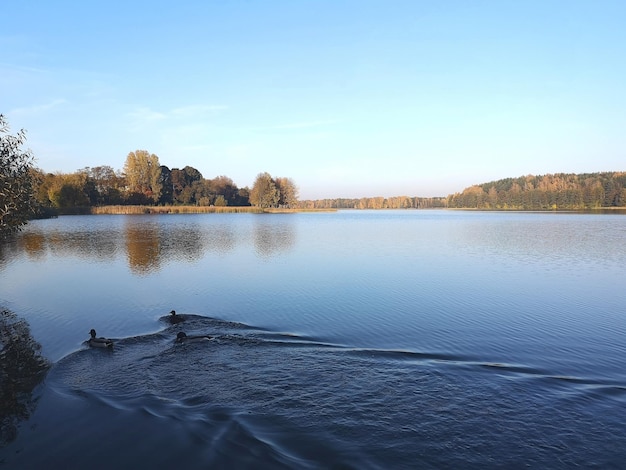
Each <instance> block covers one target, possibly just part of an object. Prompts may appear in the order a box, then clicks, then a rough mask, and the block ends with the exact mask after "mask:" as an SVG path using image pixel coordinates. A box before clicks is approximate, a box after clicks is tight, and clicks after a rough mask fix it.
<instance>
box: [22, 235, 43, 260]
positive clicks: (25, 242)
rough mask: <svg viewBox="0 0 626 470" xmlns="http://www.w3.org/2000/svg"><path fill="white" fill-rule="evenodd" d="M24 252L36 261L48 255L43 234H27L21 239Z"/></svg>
mask: <svg viewBox="0 0 626 470" xmlns="http://www.w3.org/2000/svg"><path fill="white" fill-rule="evenodd" d="M20 240H21V242H22V246H23V247H24V251H25V252H26V253H27V254H28V255H29V256H30V257H32V258H34V259H42V258H43V257H44V255H45V253H46V237H45V236H44V234H43V233H41V232H29V233H25V234H24V236H22V237H21V238H20Z"/></svg>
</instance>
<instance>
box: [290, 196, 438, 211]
mask: <svg viewBox="0 0 626 470" xmlns="http://www.w3.org/2000/svg"><path fill="white" fill-rule="evenodd" d="M447 203H448V201H447V198H445V197H410V196H395V197H362V198H336V199H317V200H305V201H300V202H299V203H298V207H299V208H300V209H441V208H445V207H447Z"/></svg>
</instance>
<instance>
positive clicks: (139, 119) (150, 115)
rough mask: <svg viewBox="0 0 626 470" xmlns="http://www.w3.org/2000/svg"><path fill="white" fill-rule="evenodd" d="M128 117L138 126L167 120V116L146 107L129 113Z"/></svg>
mask: <svg viewBox="0 0 626 470" xmlns="http://www.w3.org/2000/svg"><path fill="white" fill-rule="evenodd" d="M128 116H129V117H130V118H131V119H133V120H134V121H135V122H136V123H137V124H140V123H148V122H154V121H162V120H164V119H167V115H166V114H164V113H160V112H158V111H154V110H152V109H150V108H148V107H145V106H144V107H140V108H136V109H134V110H133V111H131V112H130V113H128Z"/></svg>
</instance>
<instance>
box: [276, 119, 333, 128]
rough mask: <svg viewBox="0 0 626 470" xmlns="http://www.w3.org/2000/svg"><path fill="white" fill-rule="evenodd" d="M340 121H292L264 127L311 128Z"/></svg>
mask: <svg viewBox="0 0 626 470" xmlns="http://www.w3.org/2000/svg"><path fill="white" fill-rule="evenodd" d="M338 122H339V121H337V120H326V121H303V122H292V123H288V124H277V125H275V126H270V127H265V128H264V129H273V130H289V129H310V128H313V127H323V126H330V125H332V124H337V123H338Z"/></svg>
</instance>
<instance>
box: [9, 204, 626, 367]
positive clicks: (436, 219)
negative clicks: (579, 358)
mask: <svg viewBox="0 0 626 470" xmlns="http://www.w3.org/2000/svg"><path fill="white" fill-rule="evenodd" d="M625 239H626V218H624V217H621V216H610V215H608V216H607V215H602V216H593V215H585V216H582V215H575V214H502V213H497V214H495V213H463V212H446V211H378V212H367V211H363V212H351V211H346V212H343V211H341V212H338V213H327V214H272V215H258V214H172V215H139V216H93V217H92V216H88V217H61V218H59V219H57V220H48V221H35V222H33V223H31V224H29V225H28V226H27V227H26V229H25V231H24V232H23V233H22V234H20V235H19V236H18V238H17V241H16V242H15V243H12V244H9V245H6V246H4V247H3V248H2V249H1V250H0V276H1V278H2V282H1V283H0V301H2V302H6V303H8V305H7V306H8V307H9V308H11V309H12V310H13V311H16V312H20V314H24V315H25V316H26V317H27V319H28V321H29V322H30V323H31V326H32V329H33V334H34V336H35V337H36V338H42V337H43V338H44V339H43V340H42V341H41V342H42V344H43V346H44V349H46V350H47V351H52V356H54V357H58V355H62V354H63V353H66V352H69V351H71V350H75V349H76V348H77V347H80V343H81V341H83V340H84V339H86V337H87V332H88V331H89V329H90V328H92V327H96V329H97V330H98V331H99V332H100V331H101V330H102V329H103V328H106V329H105V330H103V331H102V334H105V335H107V336H113V337H116V336H117V337H126V336H128V335H135V334H144V333H145V332H147V331H155V330H156V329H158V327H159V326H158V323H156V322H155V319H156V318H158V317H159V316H161V315H163V314H165V313H166V312H169V311H170V310H171V309H176V310H177V311H180V312H183V313H185V312H188V313H199V314H203V315H208V316H211V315H215V316H218V317H220V318H231V319H233V320H235V321H243V322H248V323H251V324H260V325H263V326H266V327H275V328H279V329H281V330H282V329H290V328H293V329H294V330H295V331H300V332H305V333H311V334H323V335H325V336H326V337H327V338H328V339H329V340H336V341H339V340H341V341H344V342H350V341H353V342H356V343H358V344H361V343H364V344H374V345H376V346H380V347H394V348H397V347H400V348H402V347H404V348H415V347H420V348H425V349H429V350H440V349H446V350H452V351H455V350H457V349H459V350H474V349H475V345H474V343H473V341H476V340H477V338H482V341H484V343H481V346H480V348H482V350H484V351H488V350H492V351H495V352H496V353H494V356H495V357H498V358H500V359H504V358H506V357H507V354H510V351H513V350H515V351H530V350H531V349H532V348H534V347H535V346H537V347H542V348H543V347H544V346H545V345H548V344H551V342H554V341H556V339H555V338H558V337H559V335H572V337H575V338H577V340H576V341H577V342H578V343H577V344H581V343H582V340H581V338H584V337H585V335H586V334H587V333H588V332H593V334H594V335H595V336H593V335H592V337H594V338H595V337H602V338H604V339H606V340H607V344H608V345H609V346H610V344H614V343H616V342H617V341H619V340H620V338H621V336H620V335H622V334H626V333H625V331H626V330H625V328H626V326H624V321H623V319H622V318H621V317H620V315H621V312H623V303H624V302H626V298H625V297H624V295H625V294H624V291H623V286H622V283H623V278H624V269H625V268H624V266H626V251H625V250H622V249H621V247H622V246H623V242H624V240H625ZM589 312H593V315H589ZM51 323H52V324H53V325H54V328H55V331H56V334H55V335H53V336H50V337H47V336H46V335H47V333H48V332H49V331H50V328H51V326H50V325H51ZM59 330H60V331H62V332H66V333H62V334H61V335H60V336H58V332H59ZM530 330H532V331H530ZM457 331H462V332H463V333H464V334H460V335H459V334H454V332H457ZM494 331H495V333H494ZM529 331H530V332H529ZM346 338H350V340H346ZM528 338H531V339H528ZM609 346H607V347H609ZM555 354H556V353H555ZM536 357H540V356H535V357H533V360H535V359H536ZM561 359H562V358H559V360H561Z"/></svg>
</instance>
